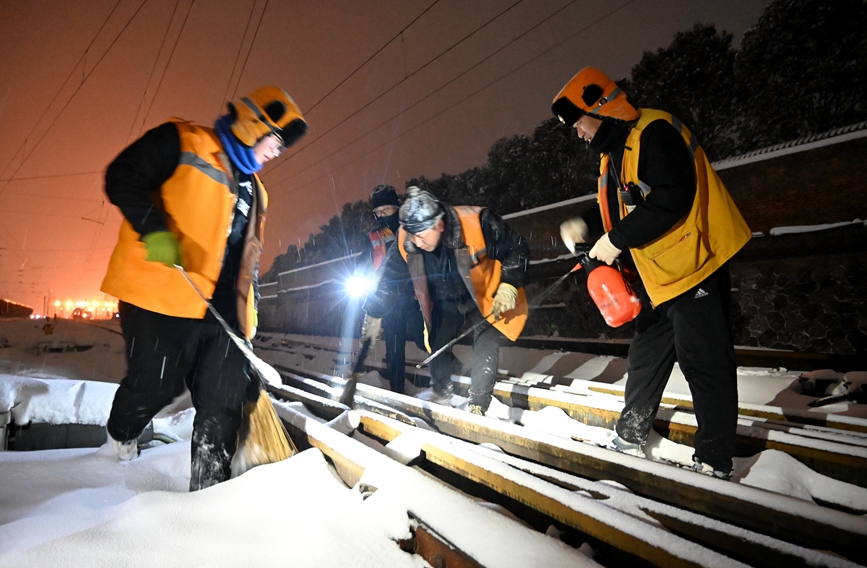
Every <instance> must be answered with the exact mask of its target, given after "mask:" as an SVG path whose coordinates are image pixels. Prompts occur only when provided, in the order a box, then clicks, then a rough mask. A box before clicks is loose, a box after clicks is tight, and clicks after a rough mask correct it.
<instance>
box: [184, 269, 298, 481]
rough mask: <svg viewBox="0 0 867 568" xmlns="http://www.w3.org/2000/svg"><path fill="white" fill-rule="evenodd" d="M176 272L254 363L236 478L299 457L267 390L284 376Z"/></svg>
mask: <svg viewBox="0 0 867 568" xmlns="http://www.w3.org/2000/svg"><path fill="white" fill-rule="evenodd" d="M175 268H177V269H178V271H179V272H180V273H181V275H182V276H183V277H184V280H186V281H187V283H189V285H190V286H191V287H192V288H193V290H195V291H196V293H197V294H198V295H199V298H201V299H202V301H203V302H205V304H206V305H207V306H208V310H209V311H210V312H211V314H213V316H214V317H215V318H216V320H217V321H218V322H220V325H221V326H222V327H223V330H224V331H225V332H226V333H227V334H228V335H229V337H230V338H231V339H232V342H233V343H234V344H235V345H236V346H237V347H238V349H240V350H241V353H243V354H244V356H245V357H246V358H247V360H248V361H249V362H250V370H251V372H252V373H251V374H252V375H253V376H252V377H251V379H252V380H253V381H255V382H256V386H257V387H258V388H257V389H255V390H254V393H255V394H254V396H255V397H256V398H255V400H253V399H252V398H253V397H252V396H251V397H250V399H251V400H248V401H247V402H246V403H245V404H244V414H243V418H242V420H241V428H240V429H239V431H238V448H237V450H236V451H235V457H234V459H233V460H232V475H233V476H237V475H240V474H242V473H244V472H245V471H247V470H249V469H252V468H254V467H256V466H257V465H263V464H267V463H275V462H279V461H283V460H285V459H286V458H289V457H292V456H293V455H295V454H297V453H298V448H297V447H296V446H295V444H294V442H292V439H291V438H290V437H289V433H288V432H286V427H285V426H284V425H283V422H282V421H281V420H280V417H279V416H277V411H276V410H275V409H274V405H273V404H272V403H271V397H270V396H269V395H268V391H267V390H265V384H266V383H275V384H282V380H281V379H280V374H279V373H278V372H277V371H276V370H275V369H274V367H272V366H271V365H269V364H268V363H266V362H265V361H263V360H261V359H260V358H259V357H257V356H256V354H255V353H253V350H252V349H250V347H249V346H248V345H247V343H246V342H244V340H242V339H241V338H240V337H238V336H237V334H235V332H234V331H232V328H230V327H229V324H227V323H226V320H224V319H223V317H222V316H221V315H220V314H219V312H217V310H216V309H214V306H213V305H211V302H210V301H208V299H207V298H205V296H204V294H202V291H201V290H199V287H198V286H197V285H196V283H195V282H193V280H192V279H191V278H190V276H189V274H187V271H186V270H184V268H183V267H182V266H180V265H178V264H176V265H175ZM251 386H252V385H251ZM251 390H252V389H251Z"/></svg>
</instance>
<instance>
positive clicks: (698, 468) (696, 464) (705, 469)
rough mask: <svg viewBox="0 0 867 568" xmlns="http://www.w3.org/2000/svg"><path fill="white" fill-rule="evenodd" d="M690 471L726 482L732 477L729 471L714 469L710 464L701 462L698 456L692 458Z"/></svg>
mask: <svg viewBox="0 0 867 568" xmlns="http://www.w3.org/2000/svg"><path fill="white" fill-rule="evenodd" d="M692 470H693V471H695V472H697V473H700V474H702V475H707V476H710V477H715V478H717V479H722V480H723V481H728V480H729V479H731V477H732V472H731V471H722V470H721V469H714V468H713V466H711V465H710V464H708V463H705V462H703V461H701V458H700V457H698V456H692Z"/></svg>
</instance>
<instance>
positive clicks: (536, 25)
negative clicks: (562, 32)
mask: <svg viewBox="0 0 867 568" xmlns="http://www.w3.org/2000/svg"><path fill="white" fill-rule="evenodd" d="M576 1H577V0H571V1H570V2H569V3H567V4H565V5H564V6H562V7H560V8H558V9H557V10H556V11H555V12H553V13H552V14H550V15H548V16H547V17H546V18H545V19H543V20H542V21H540V22H539V23H537V24H535V25H534V26H532V27H531V28H529V29H527V30H526V31H524V32H523V33H521V34H520V35H519V36H517V37H516V38H514V39H512V40H511V41H510V42H508V43H506V44H505V45H503V46H501V47H500V48H499V49H497V50H496V51H494V52H493V53H491V54H489V55H488V56H487V57H485V58H484V59H482V60H481V61H478V62H477V63H476V64H475V65H473V66H472V67H469V68H467V69H465V70H464V71H462V72H461V73H460V74H458V75H457V76H455V77H454V78H452V79H451V80H449V81H447V82H446V83H443V84H442V85H440V86H439V87H438V88H436V89H435V90H433V91H431V92H430V93H428V94H427V95H425V96H424V97H422V98H421V99H419V100H417V101H416V102H414V103H413V104H412V105H410V106H409V107H406V108H404V109H401V110H400V111H399V112H397V113H396V114H393V115H392V116H390V117H389V118H387V119H385V120H383V121H382V122H380V123H379V124H377V125H376V126H374V127H373V128H371V129H370V130H368V131H366V132H364V133H363V134H361V135H359V136H358V137H356V138H354V139H353V140H352V141H350V142H348V143H347V144H344V145H343V146H341V147H340V148H338V149H337V150H335V151H334V152H332V153H330V154H328V155H327V156H325V157H324V158H322V159H321V160H318V161H316V162H314V163H313V164H311V165H309V166H307V167H306V168H304V169H302V170H299V171H297V172H295V173H294V174H292V175H290V176H288V177H286V178H283V179H281V180H278V181H276V182H274V183H273V184H270V185H271V186H272V187H273V186H274V185H277V184H280V183H283V182H284V181H287V180H290V179H292V178H294V177H297V176H298V175H300V174H302V173H304V172H306V171H308V170H310V169H312V168H314V167H316V166H317V165H319V164H321V163H322V162H324V161H325V160H328V159H329V158H331V157H332V156H334V155H336V154H337V153H339V152H341V151H343V150H344V149H346V148H348V147H349V146H352V145H353V144H355V143H356V142H358V141H359V140H362V139H363V138H365V137H367V136H368V135H369V134H372V133H373V132H375V131H376V130H378V129H379V128H381V127H382V126H384V125H386V124H388V123H389V122H391V121H392V120H394V119H395V118H397V117H398V116H400V115H402V114H403V113H405V112H407V111H409V110H410V109H412V108H414V107H416V106H418V105H419V104H421V103H422V102H424V101H426V100H427V99H429V98H430V97H432V96H434V95H436V94H437V93H439V92H440V91H442V90H443V89H445V88H446V87H448V86H449V85H451V84H452V83H454V82H455V81H457V80H458V79H460V78H461V77H463V76H464V75H467V74H468V73H470V72H471V71H473V70H474V69H476V68H477V67H479V66H480V65H482V64H483V63H485V62H486V61H488V60H490V59H491V58H493V57H494V56H496V55H497V54H498V53H500V52H501V51H503V50H504V49H506V48H507V47H509V46H510V45H512V44H514V43H515V42H517V41H518V40H520V39H521V38H523V37H524V36H526V35H527V34H529V33H530V32H532V31H533V30H535V29H537V28H538V27H539V26H541V25H543V24H545V23H546V22H548V21H550V20H551V19H552V18H554V17H555V16H557V15H558V14H560V13H561V12H563V11H564V10H565V9H567V8H568V7H570V6H571V5H573V4H575V2H576ZM632 1H634V0H632ZM520 2H521V0H519V1H518V2H516V3H515V4H512V5H511V6H509V8H507V9H506V10H505V11H503V12H502V13H501V14H499V15H497V16H496V17H495V18H492V19H491V20H488V22H486V23H485V24H484V25H483V26H482V27H480V28H477V29H476V30H475V31H473V32H472V33H471V34H470V35H468V36H466V37H464V38H463V39H462V40H460V41H459V42H458V43H456V44H454V45H452V46H451V47H450V48H449V50H451V49H452V48H454V47H455V46H457V45H458V44H460V43H461V42H463V41H465V40H467V39H468V38H469V37H471V36H472V35H473V34H475V33H476V32H478V31H479V30H481V29H482V28H483V27H485V26H487V25H488V24H490V23H491V22H493V21H494V20H495V19H497V18H499V16H500V15H502V14H505V12H506V11H508V10H511V9H512V8H513V7H514V6H515V5H517V4H518V3H520ZM591 25H593V24H591ZM585 29H586V28H585ZM579 33H580V32H579ZM576 35H577V34H576ZM447 51H448V50H446V51H445V52H443V53H441V54H440V55H438V56H437V57H436V58H434V59H432V60H431V61H430V62H428V63H427V64H425V65H429V64H430V63H433V61H436V59H438V58H439V57H442V55H444V54H445V53H446V52H447ZM423 68H424V66H423V67H421V68H419V69H418V70H417V71H415V72H414V73H413V74H415V73H417V72H418V71H421V69H423ZM402 82H403V81H401V83H402ZM401 83H398V84H397V85H395V86H394V87H392V89H394V88H396V87H398V86H399V85H400V84H401ZM390 90H391V89H390ZM390 90H389V91H390ZM389 91H386V92H385V93H383V95H385V94H386V93H388V92H389ZM476 92H478V91H476ZM383 95H380V97H381V96H383ZM378 98H379V97H378ZM375 100H376V99H374V101H375ZM374 101H371V103H372V102H374ZM369 104H370V103H368V105H369ZM366 106H367V105H365V107H366ZM362 108H364V107H362ZM449 108H451V107H449ZM439 114H441V113H439ZM346 120H348V119H344V120H343V121H341V123H340V124H343V123H344V122H346ZM425 122H427V121H425ZM337 126H339V124H338V125H337ZM337 126H335V128H336V127H337ZM331 130H333V128H332V129H330V130H328V132H331ZM407 132H409V131H407ZM326 134H327V132H326ZM400 136H402V134H401V135H398V136H397V137H395V138H392V139H391V140H396V139H397V138H398V137H400ZM317 140H321V137H320V138H317ZM307 147H309V145H308V146H306V147H305V148H307ZM377 149H379V147H377ZM298 153H300V150H299V152H296V153H295V154H293V155H297V154H298ZM369 153H370V152H368V153H367V154H369ZM367 154H364V155H367ZM286 163H288V161H284V162H282V163H281V164H280V165H279V166H282V165H283V164H286ZM279 166H277V167H279ZM276 169H277V168H273V169H272V170H271V172H272V173H273V172H274V171H275V170H276ZM316 179H319V178H316Z"/></svg>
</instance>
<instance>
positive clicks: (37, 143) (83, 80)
mask: <svg viewBox="0 0 867 568" xmlns="http://www.w3.org/2000/svg"><path fill="white" fill-rule="evenodd" d="M147 1H148V0H143V1H142V3H141V4H140V5H139V7H138V8H137V9H136V11H135V12H134V13H133V15H132V16H131V17H130V19H129V20H128V21H127V22H126V24H125V25H124V26H123V29H121V30H120V32H118V34H117V36H115V38H114V40H112V42H111V45H109V46H108V48H107V49H106V50H105V52H104V53H103V54H102V55H101V56H100V58H99V59H98V60H97V61H96V63H95V64H94V65H93V68H92V69H91V70H90V72H89V73H87V75H85V76H84V77H83V78H82V80H81V83H79V85H78V86H77V87H76V88H75V91H74V92H73V93H72V95H71V96H70V97H69V100H67V101H66V104H64V105H63V108H61V109H60V112H58V113H57V116H55V117H54V119H53V120H52V121H51V124H49V125H48V128H46V129H45V131H44V132H43V133H42V135H41V136H40V137H39V139H38V140H37V141H36V143H35V144H33V147H32V148H31V149H30V151H29V152H27V154H26V155H25V156H24V159H23V160H21V163H20V164H19V165H18V167H17V168H15V172H13V173H12V175H11V176H10V177H11V178H14V177H15V174H17V173H18V171H19V170H20V169H21V168H22V167H23V166H24V164H25V163H27V159H28V158H29V157H30V155H31V154H32V153H33V151H34V150H36V148H37V147H38V146H39V143H40V142H42V139H43V138H45V135H46V134H48V132H50V131H51V128H52V127H53V126H54V124H55V123H56V122H57V120H58V119H59V118H60V117H61V116H62V115H63V111H65V110H66V107H68V106H69V105H70V103H72V101H73V99H75V95H77V94H78V91H80V90H81V87H83V86H84V84H85V83H86V82H87V80H88V79H89V78H90V76H91V75H92V74H93V72H94V71H96V68H97V67H99V64H100V63H101V62H102V60H103V59H105V56H106V55H108V53H109V52H110V51H111V49H112V48H113V47H114V44H115V43H117V40H118V39H120V36H122V35H123V32H124V31H126V29H127V28H128V27H129V25H130V24H131V23H132V21H133V20H134V19H135V17H136V16H137V15H138V13H139V12H140V11H141V9H142V8H143V7H144V5H145V4H147ZM118 3H119V2H118ZM115 8H117V4H115ZM113 12H114V10H112V13H113ZM110 17H111V15H109V18H110ZM107 21H108V19H106V22H107ZM104 25H105V22H104V23H103V26H104ZM101 30H102V28H100V31H101ZM98 35H99V33H98V32H97V36H98ZM93 41H96V37H94V40H93ZM91 45H93V42H91ZM88 49H90V48H89V47H88ZM85 55H87V50H85V52H84V55H82V59H83V58H84V56H85ZM80 61H81V60H79V62H80ZM76 68H78V64H76V66H75V67H74V68H73V71H74V70H75V69H76ZM69 76H70V77H71V76H72V73H70V74H69ZM68 80H69V78H67V81H68ZM63 84H64V86H65V85H66V81H64V83H63ZM60 90H61V91H62V90H63V87H61V89H60ZM59 93H60V91H58V94H59ZM56 98H57V95H55V99H56ZM52 102H53V99H52ZM49 108H51V104H49V105H48V108H46V109H45V112H44V113H43V114H42V116H45V113H47V112H48V109H49ZM39 120H40V121H41V120H42V117H40V119H39ZM38 125H39V122H37V123H36V126H38ZM36 126H34V127H33V130H31V134H32V133H33V131H35V130H36ZM29 136H30V135H28V138H29ZM26 142H27V141H26V139H25V142H24V144H22V145H21V147H22V148H24V146H25V144H26ZM15 155H16V156H17V155H18V153H17V152H16V154H15ZM13 160H14V157H13ZM10 166H11V164H10ZM4 173H5V172H4ZM7 186H8V183H7ZM7 186H3V188H0V193H2V191H3V189H6V187H7Z"/></svg>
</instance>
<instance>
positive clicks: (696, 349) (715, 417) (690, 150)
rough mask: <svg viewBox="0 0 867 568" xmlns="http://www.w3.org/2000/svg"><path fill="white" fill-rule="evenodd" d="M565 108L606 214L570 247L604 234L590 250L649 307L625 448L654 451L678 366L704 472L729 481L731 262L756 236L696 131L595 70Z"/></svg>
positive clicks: (573, 229)
mask: <svg viewBox="0 0 867 568" xmlns="http://www.w3.org/2000/svg"><path fill="white" fill-rule="evenodd" d="M552 110H553V112H554V114H555V115H556V116H557V117H558V118H559V119H560V120H561V121H563V122H564V123H565V124H568V125H570V126H574V127H575V130H576V131H577V133H578V137H579V138H581V139H582V140H585V141H586V142H587V143H588V147H589V149H590V150H591V151H593V152H598V153H599V154H600V157H601V162H600V167H599V182H598V187H599V190H598V197H597V200H598V202H599V208H598V210H597V209H596V208H594V210H593V211H592V212H591V214H589V215H585V217H584V218H581V217H577V218H574V219H570V220H567V221H565V222H564V223H563V224H562V225H561V227H560V233H561V237H562V239H563V242H564V243H565V244H566V245H567V247H569V248H570V249H571V248H573V247H574V243H582V242H585V240H587V239H588V237H589V235H591V234H594V233H595V234H596V235H600V234H601V237H600V238H599V239H598V240H597V241H596V244H595V245H594V246H593V248H592V249H591V251H590V253H589V254H590V256H591V257H593V258H596V259H599V260H601V261H604V262H606V263H607V264H611V263H612V262H614V260H615V259H617V258H620V259H621V261H622V262H624V263H626V264H627V265H630V266H632V267H634V268H635V269H637V274H638V276H639V279H640V280H639V281H637V282H636V283H635V284H636V288H638V289H639V294H640V297H641V301H642V309H641V312H640V313H639V315H638V317H637V319H636V330H635V336H634V337H633V339H632V344H631V345H630V348H629V370H628V374H627V382H626V394H625V397H626V404H625V407H624V409H623V413H622V414H621V417H620V419H619V420H618V422H617V426H616V431H617V437H616V438H615V439H614V440H613V443H614V445H615V447H616V448H617V449H619V450H621V451H625V452H628V453H632V454H635V455H641V456H644V453H643V446H644V444H645V442H646V440H647V437H648V435H649V433H650V429H651V427H652V425H653V420H654V418H655V416H656V412H657V409H658V408H659V403H660V401H661V399H662V393H663V389H664V388H665V385H666V383H667V381H668V377H669V375H670V374H671V370H672V368H673V366H674V362H675V361H677V362H678V363H679V364H680V368H681V371H683V374H684V376H685V377H686V380H687V382H688V383H689V388H690V391H691V392H692V397H693V401H694V404H695V412H696V418H697V421H698V431H697V432H696V435H695V439H694V442H693V447H694V450H695V451H694V454H693V461H694V469H695V470H696V471H699V472H701V473H704V474H706V475H712V476H715V477H718V478H722V479H728V478H729V477H730V476H731V472H732V455H733V454H734V449H735V433H736V428H737V415H738V406H737V403H738V394H737V376H736V371H737V367H736V364H735V355H734V346H733V344H732V336H731V323H730V315H729V314H730V299H731V298H730V297H731V287H730V275H729V266H728V261H729V259H731V258H732V257H733V256H734V255H735V253H737V251H738V250H740V248H741V247H743V246H744V244H746V242H747V241H748V240H749V239H750V236H751V232H750V229H749V227H747V224H746V222H744V219H743V217H742V216H741V214H740V212H739V211H738V208H737V206H736V205H735V204H734V202H733V201H732V198H731V196H730V195H729V193H728V191H727V190H726V188H725V186H724V185H723V183H722V181H721V180H720V179H719V177H718V176H717V174H716V172H715V171H714V169H713V168H712V167H711V165H710V163H709V162H708V160H707V158H706V157H705V154H704V151H703V150H702V148H701V146H699V144H698V141H697V140H695V139H694V138H693V137H692V135H691V134H690V132H689V130H687V128H686V127H685V126H684V125H683V123H681V122H680V121H679V120H677V119H676V118H675V117H673V116H671V115H670V114H668V113H665V112H662V111H658V110H652V109H637V108H635V107H634V106H633V105H632V104H631V103H630V102H629V101H628V100H627V96H626V94H625V93H623V92H622V91H621V90H620V88H618V86H617V85H616V84H615V83H614V82H613V81H612V80H611V79H610V78H608V77H607V76H606V75H605V74H604V73H602V72H601V71H599V70H598V69H595V68H593V67H586V68H584V69H583V70H581V71H580V72H579V73H578V74H577V75H575V76H574V77H573V78H572V79H571V80H570V81H569V82H568V83H567V84H566V86H565V87H563V89H562V90H561V91H560V92H559V93H558V94H557V96H556V97H555V98H554V103H553V106H552Z"/></svg>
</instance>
